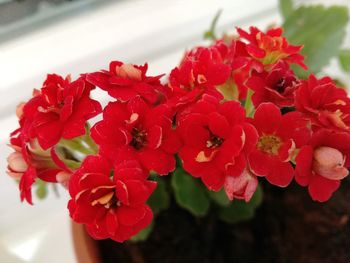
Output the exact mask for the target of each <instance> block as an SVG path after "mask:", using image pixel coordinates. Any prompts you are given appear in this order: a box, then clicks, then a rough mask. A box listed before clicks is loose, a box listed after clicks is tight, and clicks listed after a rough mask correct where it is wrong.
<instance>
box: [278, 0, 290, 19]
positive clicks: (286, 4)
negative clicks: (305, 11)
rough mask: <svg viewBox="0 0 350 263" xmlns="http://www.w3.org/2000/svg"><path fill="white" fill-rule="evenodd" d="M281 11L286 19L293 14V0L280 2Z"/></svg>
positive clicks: (280, 0)
mask: <svg viewBox="0 0 350 263" xmlns="http://www.w3.org/2000/svg"><path fill="white" fill-rule="evenodd" d="M279 9H280V12H281V14H282V16H283V17H284V18H287V17H288V16H289V15H290V14H291V13H293V9H294V8H293V0H279Z"/></svg>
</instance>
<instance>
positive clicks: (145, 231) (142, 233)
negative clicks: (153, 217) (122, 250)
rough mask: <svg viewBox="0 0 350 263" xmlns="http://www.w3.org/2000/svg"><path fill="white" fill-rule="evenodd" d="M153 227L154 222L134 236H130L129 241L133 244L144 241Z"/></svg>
mask: <svg viewBox="0 0 350 263" xmlns="http://www.w3.org/2000/svg"><path fill="white" fill-rule="evenodd" d="M153 227H154V222H153V221H152V223H151V224H150V225H149V226H148V227H146V228H144V229H142V230H141V231H140V232H138V233H137V234H136V235H134V236H132V237H131V238H130V240H131V241H134V242H140V241H145V240H146V239H147V238H148V237H149V235H150V234H151V233H152V230H153Z"/></svg>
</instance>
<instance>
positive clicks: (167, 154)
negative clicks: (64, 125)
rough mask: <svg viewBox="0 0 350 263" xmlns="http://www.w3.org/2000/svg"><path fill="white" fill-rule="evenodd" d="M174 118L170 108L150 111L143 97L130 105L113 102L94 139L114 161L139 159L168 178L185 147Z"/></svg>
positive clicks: (98, 125)
mask: <svg viewBox="0 0 350 263" xmlns="http://www.w3.org/2000/svg"><path fill="white" fill-rule="evenodd" d="M172 118H173V113H172V111H171V109H170V107H169V106H167V105H165V104H162V105H159V106H156V107H154V108H150V106H149V105H147V104H146V103H145V102H144V101H143V99H141V98H139V97H137V98H134V99H132V100H130V101H129V102H128V103H121V102H111V103H109V104H108V106H107V107H106V108H105V109H104V112H103V120H102V121H100V122H98V123H96V124H95V125H94V126H93V127H92V129H91V136H92V138H93V139H94V140H95V142H96V143H97V144H99V146H100V153H101V154H102V155H105V156H108V157H109V158H110V159H111V160H115V161H117V162H119V161H122V160H124V159H136V160H139V161H140V163H141V164H142V165H143V166H144V167H145V168H146V169H147V170H154V171H156V172H157V173H159V174H161V175H165V174H168V173H169V172H171V171H173V170H174V169H175V157H174V154H175V153H176V152H177V150H178V149H179V147H180V146H181V145H180V141H179V139H178V136H177V134H176V133H175V131H174V130H173V129H172Z"/></svg>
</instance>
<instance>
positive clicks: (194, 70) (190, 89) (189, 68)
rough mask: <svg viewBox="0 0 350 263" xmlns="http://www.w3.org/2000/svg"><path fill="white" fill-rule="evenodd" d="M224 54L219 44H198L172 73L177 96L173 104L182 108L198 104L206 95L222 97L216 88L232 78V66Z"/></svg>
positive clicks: (171, 76) (170, 103) (171, 101)
mask: <svg viewBox="0 0 350 263" xmlns="http://www.w3.org/2000/svg"><path fill="white" fill-rule="evenodd" d="M221 55H222V54H221V51H220V50H219V49H218V48H217V47H216V46H212V47H209V48H205V47H197V48H195V49H193V50H192V51H190V52H188V53H187V54H186V55H185V57H184V59H183V61H182V62H181V64H180V66H178V67H176V68H175V69H173V70H172V71H171V73H170V77H169V86H170V87H171V88H172V90H173V97H172V99H171V100H170V102H169V105H172V106H175V108H176V109H179V108H180V109H181V108H184V107H185V106H188V105H189V104H191V103H195V102H196V101H197V100H199V99H200V98H201V96H202V95H203V94H209V95H211V96H214V97H217V98H218V99H222V98H223V97H222V94H221V93H220V92H219V91H218V90H217V89H216V87H217V86H219V85H221V84H224V83H225V82H226V81H227V80H228V78H229V77H230V72H231V68H230V66H229V65H226V64H225V63H224V61H223V58H222V56H221Z"/></svg>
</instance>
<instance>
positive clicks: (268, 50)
mask: <svg viewBox="0 0 350 263" xmlns="http://www.w3.org/2000/svg"><path fill="white" fill-rule="evenodd" d="M237 32H238V34H239V36H240V37H241V38H242V39H245V40H247V41H248V44H247V47H246V50H247V52H248V53H249V55H250V56H252V57H253V58H255V59H256V60H258V61H260V62H261V63H263V64H264V65H265V66H269V65H273V64H275V63H276V62H278V61H280V60H284V61H286V62H288V63H289V64H290V63H295V64H298V65H299V66H301V67H302V68H304V69H307V66H306V65H305V64H304V62H303V61H304V57H303V56H302V55H301V54H300V50H301V49H302V46H293V45H290V44H289V43H288V42H287V39H286V38H285V37H283V36H282V33H283V29H282V28H280V27H278V28H272V29H269V30H268V31H267V32H266V33H264V32H262V31H260V30H259V29H258V28H256V27H250V28H249V32H246V31H244V30H242V29H241V28H237Z"/></svg>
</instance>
